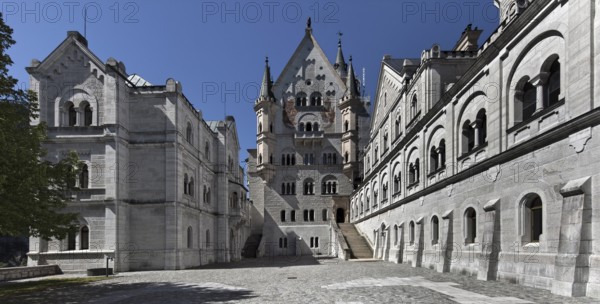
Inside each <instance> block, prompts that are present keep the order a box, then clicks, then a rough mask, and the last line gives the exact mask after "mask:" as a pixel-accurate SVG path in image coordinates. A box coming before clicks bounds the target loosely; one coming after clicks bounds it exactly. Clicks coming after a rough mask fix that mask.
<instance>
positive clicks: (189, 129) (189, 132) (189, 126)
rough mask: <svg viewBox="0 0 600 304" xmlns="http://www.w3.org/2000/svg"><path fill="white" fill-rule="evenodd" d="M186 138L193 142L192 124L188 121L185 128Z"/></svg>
mask: <svg viewBox="0 0 600 304" xmlns="http://www.w3.org/2000/svg"><path fill="white" fill-rule="evenodd" d="M185 138H186V140H187V142H189V143H190V144H191V143H192V124H191V123H189V122H188V124H187V128H186V130H185Z"/></svg>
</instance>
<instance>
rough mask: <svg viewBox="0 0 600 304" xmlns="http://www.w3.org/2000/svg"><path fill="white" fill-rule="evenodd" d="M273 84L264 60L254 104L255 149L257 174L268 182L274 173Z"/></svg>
mask: <svg viewBox="0 0 600 304" xmlns="http://www.w3.org/2000/svg"><path fill="white" fill-rule="evenodd" d="M272 87H273V82H272V80H271V68H270V67H269V58H268V57H267V58H266V59H265V71H264V75H263V80H262V84H261V87H260V94H259V96H258V99H257V100H256V103H255V104H254V112H256V125H257V130H256V148H257V156H256V157H257V164H256V166H257V172H258V173H259V174H260V176H261V177H262V178H263V179H264V180H269V179H270V178H271V177H272V175H273V172H274V165H273V158H274V155H273V154H274V149H275V135H274V132H273V120H274V116H275V108H276V105H275V98H274V96H273V91H272Z"/></svg>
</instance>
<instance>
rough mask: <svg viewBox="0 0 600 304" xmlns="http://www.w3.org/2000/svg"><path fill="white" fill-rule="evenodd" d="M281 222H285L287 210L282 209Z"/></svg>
mask: <svg viewBox="0 0 600 304" xmlns="http://www.w3.org/2000/svg"><path fill="white" fill-rule="evenodd" d="M281 222H285V210H281Z"/></svg>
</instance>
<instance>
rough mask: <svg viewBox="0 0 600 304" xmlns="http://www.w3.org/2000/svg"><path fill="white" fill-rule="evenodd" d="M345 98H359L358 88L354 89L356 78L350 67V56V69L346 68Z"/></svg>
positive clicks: (352, 68)
mask: <svg viewBox="0 0 600 304" xmlns="http://www.w3.org/2000/svg"><path fill="white" fill-rule="evenodd" d="M345 96H346V97H347V98H356V97H358V96H359V93H358V88H357V87H356V77H355V76H354V67H353V66H352V56H350V67H349V68H348V79H347V80H346V94H345Z"/></svg>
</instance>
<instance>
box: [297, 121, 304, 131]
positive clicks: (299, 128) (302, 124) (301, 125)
mask: <svg viewBox="0 0 600 304" xmlns="http://www.w3.org/2000/svg"><path fill="white" fill-rule="evenodd" d="M298 131H299V132H304V123H303V122H301V123H300V124H298Z"/></svg>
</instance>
